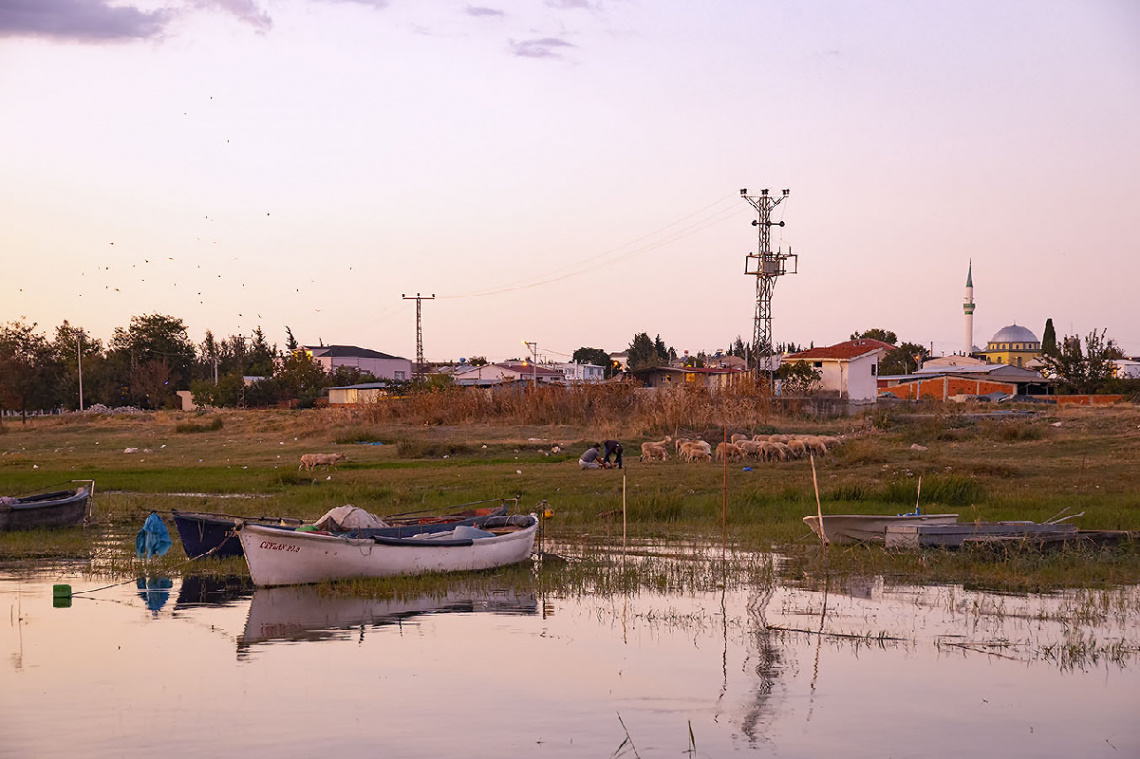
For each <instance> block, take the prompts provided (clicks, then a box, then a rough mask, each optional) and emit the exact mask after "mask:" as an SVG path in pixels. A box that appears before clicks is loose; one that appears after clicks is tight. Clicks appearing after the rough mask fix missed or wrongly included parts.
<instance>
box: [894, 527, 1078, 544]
mask: <svg viewBox="0 0 1140 759" xmlns="http://www.w3.org/2000/svg"><path fill="white" fill-rule="evenodd" d="M1077 534H1078V530H1077V527H1076V525H1072V524H1050V523H1048V522H1046V523H1044V524H1039V523H1037V522H955V523H953V524H908V525H888V526H887V532H886V541H885V545H886V546H887V548H962V547H963V546H964V545H966V544H967V543H969V544H972V545H977V544H979V543H983V542H989V541H997V540H1027V541H1037V542H1044V541H1057V540H1060V541H1071V540H1075V539H1076V538H1077Z"/></svg>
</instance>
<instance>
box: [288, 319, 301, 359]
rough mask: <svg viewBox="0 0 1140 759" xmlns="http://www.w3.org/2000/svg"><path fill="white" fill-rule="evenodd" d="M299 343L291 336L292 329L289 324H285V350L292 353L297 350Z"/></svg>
mask: <svg viewBox="0 0 1140 759" xmlns="http://www.w3.org/2000/svg"><path fill="white" fill-rule="evenodd" d="M299 347H300V345H298V344H297V338H295V337H293V330H291V329H289V325H288V324H286V325H285V350H287V351H289V352H290V353H292V352H293V351H295V350H297V348H299Z"/></svg>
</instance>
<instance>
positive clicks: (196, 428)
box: [174, 416, 222, 434]
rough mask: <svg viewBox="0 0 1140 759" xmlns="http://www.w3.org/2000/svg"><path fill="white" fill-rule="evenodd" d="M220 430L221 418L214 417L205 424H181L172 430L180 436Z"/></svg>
mask: <svg viewBox="0 0 1140 759" xmlns="http://www.w3.org/2000/svg"><path fill="white" fill-rule="evenodd" d="M221 428H222V418H221V417H220V416H215V417H214V418H213V419H212V420H211V421H210V422H209V423H207V424H195V423H194V422H183V423H182V424H179V425H178V426H177V427H175V428H174V431H175V432H178V433H181V434H193V433H195V432H217V431H218V430H220V429H221Z"/></svg>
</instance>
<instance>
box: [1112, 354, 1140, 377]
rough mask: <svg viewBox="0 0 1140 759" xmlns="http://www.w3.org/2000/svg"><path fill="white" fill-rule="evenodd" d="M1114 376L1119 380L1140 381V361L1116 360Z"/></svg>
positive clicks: (1113, 363) (1113, 364)
mask: <svg viewBox="0 0 1140 759" xmlns="http://www.w3.org/2000/svg"><path fill="white" fill-rule="evenodd" d="M1112 376H1113V377H1116V378H1118V379H1140V361H1132V360H1129V359H1126V358H1118V359H1116V360H1115V361H1113V362H1112Z"/></svg>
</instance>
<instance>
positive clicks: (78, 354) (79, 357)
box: [75, 335, 83, 411]
mask: <svg viewBox="0 0 1140 759" xmlns="http://www.w3.org/2000/svg"><path fill="white" fill-rule="evenodd" d="M75 360H76V361H78V362H79V410H80V411H82V410H83V336H82V335H76V336H75Z"/></svg>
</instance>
